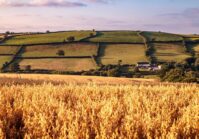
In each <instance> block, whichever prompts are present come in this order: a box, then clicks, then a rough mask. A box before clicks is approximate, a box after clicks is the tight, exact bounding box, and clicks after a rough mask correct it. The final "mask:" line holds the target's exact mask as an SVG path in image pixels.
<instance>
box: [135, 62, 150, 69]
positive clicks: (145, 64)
mask: <svg viewBox="0 0 199 139" xmlns="http://www.w3.org/2000/svg"><path fill="white" fill-rule="evenodd" d="M137 67H138V68H149V67H151V64H150V63H149V62H138V63H137Z"/></svg>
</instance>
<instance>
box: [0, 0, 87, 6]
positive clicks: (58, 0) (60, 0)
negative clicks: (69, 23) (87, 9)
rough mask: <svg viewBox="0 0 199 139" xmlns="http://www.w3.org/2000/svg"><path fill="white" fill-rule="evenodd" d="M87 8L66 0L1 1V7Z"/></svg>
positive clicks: (79, 3) (81, 4) (82, 4)
mask: <svg viewBox="0 0 199 139" xmlns="http://www.w3.org/2000/svg"><path fill="white" fill-rule="evenodd" d="M82 6H86V5H85V4H84V3H81V2H70V1H66V0H31V1H29V2H19V1H12V2H11V1H10V0H0V7H82Z"/></svg>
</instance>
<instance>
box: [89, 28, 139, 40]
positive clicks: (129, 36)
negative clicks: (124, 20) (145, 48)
mask: <svg viewBox="0 0 199 139" xmlns="http://www.w3.org/2000/svg"><path fill="white" fill-rule="evenodd" d="M89 41H91V42H114V43H117V42H118V43H143V39H142V38H141V37H140V36H138V34H137V32H132V31H109V32H108V31H107V32H99V35H98V36H97V37H94V38H91V39H89Z"/></svg>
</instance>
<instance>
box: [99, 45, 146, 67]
mask: <svg viewBox="0 0 199 139" xmlns="http://www.w3.org/2000/svg"><path fill="white" fill-rule="evenodd" d="M101 47H102V48H101V50H102V51H103V52H102V57H101V62H102V64H104V65H107V64H118V61H119V60H122V64H136V63H137V62H139V61H147V58H146V57H145V46H144V45H139V44H136V45H135V44H111V45H104V46H101Z"/></svg>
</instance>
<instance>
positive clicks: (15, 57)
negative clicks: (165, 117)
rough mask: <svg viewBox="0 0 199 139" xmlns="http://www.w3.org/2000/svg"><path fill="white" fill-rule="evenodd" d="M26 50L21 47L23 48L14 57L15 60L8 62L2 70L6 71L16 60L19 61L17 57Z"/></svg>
mask: <svg viewBox="0 0 199 139" xmlns="http://www.w3.org/2000/svg"><path fill="white" fill-rule="evenodd" d="M23 50H24V46H21V48H19V50H18V52H17V53H16V54H15V55H14V56H13V58H12V59H11V60H10V62H8V64H7V65H5V66H4V67H3V68H2V70H6V69H7V68H8V67H9V66H10V65H11V64H12V63H13V62H14V61H15V60H17V56H18V55H20V54H21V53H22V52H23Z"/></svg>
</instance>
